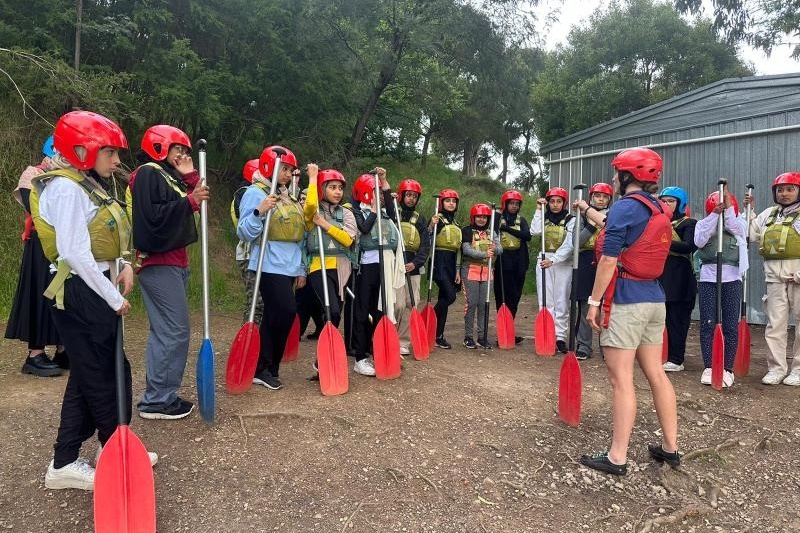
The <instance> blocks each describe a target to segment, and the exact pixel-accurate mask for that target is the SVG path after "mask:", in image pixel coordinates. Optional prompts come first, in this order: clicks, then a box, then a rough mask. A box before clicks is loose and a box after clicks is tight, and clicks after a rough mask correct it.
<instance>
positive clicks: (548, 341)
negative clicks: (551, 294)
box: [534, 307, 556, 356]
mask: <svg viewBox="0 0 800 533" xmlns="http://www.w3.org/2000/svg"><path fill="white" fill-rule="evenodd" d="M534 326H535V327H534V330H535V331H534V344H535V347H536V354H537V355H543V356H551V355H555V354H556V323H555V322H554V321H553V315H551V314H550V310H549V309H547V308H546V307H542V308H541V309H539V313H537V315H536V322H535V324H534Z"/></svg>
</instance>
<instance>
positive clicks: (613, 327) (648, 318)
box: [600, 302, 667, 350]
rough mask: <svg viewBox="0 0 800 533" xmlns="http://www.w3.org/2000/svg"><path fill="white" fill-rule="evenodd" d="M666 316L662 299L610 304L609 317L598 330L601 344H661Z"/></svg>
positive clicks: (627, 346)
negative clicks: (606, 323)
mask: <svg viewBox="0 0 800 533" xmlns="http://www.w3.org/2000/svg"><path fill="white" fill-rule="evenodd" d="M666 316H667V310H666V307H665V305H664V303H663V302H662V303H653V302H645V303H638V304H611V320H609V322H608V328H604V329H602V330H600V346H608V347H609V348H621V349H623V350H635V349H636V348H638V347H639V345H640V344H661V341H662V340H663V335H664V322H665V320H666Z"/></svg>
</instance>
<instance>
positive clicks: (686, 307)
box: [666, 302, 694, 365]
mask: <svg viewBox="0 0 800 533" xmlns="http://www.w3.org/2000/svg"><path fill="white" fill-rule="evenodd" d="M666 308H667V320H666V325H667V337H668V340H667V344H668V347H669V352H668V353H669V359H668V360H669V362H671V363H675V364H676V365H682V364H683V359H684V357H685V356H686V336H687V335H689V325H690V323H691V321H692V309H694V302H667V303H666Z"/></svg>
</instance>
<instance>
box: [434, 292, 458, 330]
mask: <svg viewBox="0 0 800 533" xmlns="http://www.w3.org/2000/svg"><path fill="white" fill-rule="evenodd" d="M433 281H435V282H436V286H437V287H439V299H438V300H436V305H434V306H433V311H434V312H435V313H436V338H437V339H438V338H440V337H442V336H443V335H444V327H445V325H447V309H448V308H449V307H450V306H451V305H452V304H453V302H455V301H456V283H455V280H453V279H437V278H434V280H433Z"/></svg>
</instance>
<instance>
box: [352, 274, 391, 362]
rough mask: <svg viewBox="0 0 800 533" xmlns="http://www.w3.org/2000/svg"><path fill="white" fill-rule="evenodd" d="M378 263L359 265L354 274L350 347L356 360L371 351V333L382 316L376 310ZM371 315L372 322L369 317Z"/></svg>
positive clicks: (378, 278) (378, 286) (378, 293)
mask: <svg viewBox="0 0 800 533" xmlns="http://www.w3.org/2000/svg"><path fill="white" fill-rule="evenodd" d="M380 272H381V271H380V266H379V265H378V263H371V264H368V265H361V266H360V268H359V270H358V275H357V276H356V301H355V306H354V314H355V316H354V317H353V341H352V346H351V348H352V349H353V352H355V353H354V355H355V357H356V361H360V360H361V359H364V358H366V357H367V353H369V352H372V333H373V331H375V326H377V325H378V321H379V320H380V318H381V316H383V315H382V314H381V313H380V312H379V311H378V300H379V298H380V295H381V275H380ZM370 316H372V323H370V320H369V317H370Z"/></svg>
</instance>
